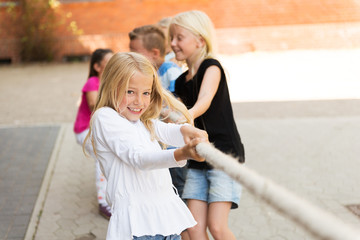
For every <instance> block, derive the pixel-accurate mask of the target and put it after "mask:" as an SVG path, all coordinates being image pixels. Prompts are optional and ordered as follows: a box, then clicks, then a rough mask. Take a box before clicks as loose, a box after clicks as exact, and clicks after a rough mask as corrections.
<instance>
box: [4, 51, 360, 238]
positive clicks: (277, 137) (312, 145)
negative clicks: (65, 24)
mask: <svg viewBox="0 0 360 240" xmlns="http://www.w3.org/2000/svg"><path fill="white" fill-rule="evenodd" d="M304 54H305V53H304V52H290V53H289V52H286V53H271V54H270V53H266V54H265V53H263V54H262V53H254V54H246V55H244V56H238V57H236V58H235V57H224V62H225V63H226V64H227V66H229V73H230V75H231V76H236V79H237V81H235V80H233V78H232V79H231V80H230V81H229V84H230V86H231V94H232V98H233V99H234V103H233V106H234V112H235V117H236V121H237V124H238V128H239V131H240V134H241V136H242V138H243V141H244V144H245V147H246V155H247V163H246V164H247V166H248V167H251V168H252V169H254V170H256V171H257V172H259V173H261V174H263V175H264V176H266V177H268V178H270V179H273V180H274V181H275V182H277V183H279V184H281V185H283V186H285V187H286V188H288V189H290V190H291V191H292V192H294V193H295V194H297V195H299V196H302V197H304V198H305V199H308V200H309V201H310V202H312V203H314V204H315V205H317V206H320V207H321V208H323V209H326V210H328V211H330V212H331V213H333V214H335V215H336V216H338V217H339V218H340V219H343V220H344V221H345V222H347V223H349V224H350V225H353V226H355V227H357V228H360V218H359V217H357V216H356V215H355V214H353V213H352V212H350V211H349V210H348V209H347V208H346V207H345V205H348V204H360V188H359V187H358V182H359V181H360V174H358V166H359V163H360V160H359V157H358V156H359V155H360V148H359V143H360V110H359V109H360V108H359V104H360V100H359V99H360V94H358V95H356V94H355V92H356V93H357V92H358V90H357V91H354V88H357V89H359V88H358V87H359V84H360V81H359V80H356V79H358V78H359V77H357V78H356V76H360V73H359V71H360V70H359V69H357V68H352V67H351V66H353V61H354V60H355V59H358V57H359V51H356V50H355V51H340V52H339V51H335V52H334V51H329V52H323V51H321V52H317V51H316V52H308V51H307V52H306V54H308V55H306V56H307V57H306V59H311V61H309V62H308V61H302V62H298V60H296V61H295V60H294V59H299V56H305V55H304ZM329 56H330V57H335V56H337V58H336V61H337V63H338V64H337V65H336V66H337V68H334V67H332V68H326V66H328V62H327V61H328V58H329ZM301 59H303V58H301ZM292 61H294V62H293V63H294V64H295V63H296V65H297V67H298V68H299V69H302V72H301V74H302V75H301V77H299V76H297V74H296V73H294V74H296V76H293V75H292V73H291V72H292V71H288V70H286V71H285V70H284V71H285V72H286V73H284V71H281V69H278V72H277V74H276V76H273V75H272V73H273V71H274V70H272V71H270V72H269V71H267V72H266V71H264V69H269V66H273V67H275V66H285V65H286V66H288V67H287V68H286V69H288V68H289V67H290V66H293V65H291V64H290V63H291V62H292ZM332 61H335V60H334V59H333V60H332ZM314 62H316V63H319V65H318V69H317V71H316V72H314V71H315V70H314V66H313V63H314ZM322 62H325V63H327V64H325V66H324V65H321V64H320V63H322ZM307 63H308V64H307ZM298 68H295V67H293V69H298ZM241 69H242V70H244V71H240V70H241ZM251 69H252V70H254V69H255V70H256V71H255V72H254V75H251V72H252V71H250V70H251ZM325 69H326V71H325ZM239 72H244V74H243V75H242V74H241V73H239ZM245 73H246V74H245ZM269 73H271V74H270V75H269ZM315 73H316V74H315ZM86 75H87V64H84V63H73V64H57V65H30V66H9V67H0V86H1V87H0V101H1V102H2V103H5V104H1V105H0V113H1V118H0V124H1V127H2V128H3V129H8V128H13V127H24V126H26V127H30V128H33V129H36V128H37V127H42V126H54V127H56V126H60V130H59V131H58V135H57V138H56V141H55V145H54V148H53V152H52V154H51V157H50V158H49V160H48V161H49V162H48V167H47V170H46V172H45V175H44V178H43V181H42V185H41V186H40V191H39V193H38V198H37V201H36V203H35V205H34V208H33V209H34V210H33V213H32V216H31V220H30V222H29V225H28V229H27V232H26V237H25V239H35V240H42V239H44V240H45V239H46V240H48V239H51V240H52V239H54V240H56V239H59V240H60V239H61V240H63V239H77V240H79V239H82V240H86V239H104V236H105V232H106V225H107V221H106V220H105V219H103V218H102V217H101V216H99V215H98V213H97V206H96V205H97V204H96V197H95V186H94V163H93V161H92V160H91V159H87V158H85V157H84V156H83V154H82V151H81V148H80V146H78V145H76V143H75V139H74V136H73V133H72V122H73V120H74V117H75V113H76V102H77V100H78V98H79V89H81V86H82V84H83V83H84V81H85V78H86ZM311 76H313V77H312V78H311ZM303 78H306V80H304V79H303ZM309 78H311V79H309ZM302 79H303V80H304V81H300V80H302ZM269 81H272V82H274V83H275V84H273V85H272V84H268V82H269ZM289 81H292V82H293V83H294V84H295V85H296V86H297V88H294V87H291V84H289ZM328 85H330V86H333V88H329V87H328ZM314 86H317V87H316V89H317V90H316V91H315V90H314V91H310V90H309V89H313V87H314ZM321 86H323V87H322V88H321ZM263 87H265V89H266V90H267V91H264V90H263ZM307 89H308V91H305V90H307ZM346 89H348V91H345V90H346ZM260 90H261V91H260ZM297 90H299V91H300V92H301V93H303V94H299V93H298V91H297ZM317 91H318V92H317ZM337 92H338V93H337ZM264 93H266V94H264ZM316 93H318V94H316ZM336 93H337V94H336ZM242 96H243V97H242ZM294 96H295V97H294ZM319 96H320V97H319ZM294 100H297V101H294ZM313 100H316V101H313ZM20 129H21V128H19V130H20ZM24 145H26V144H24ZM0 160H1V162H3V161H4V159H3V158H1V159H0ZM3 181H4V178H3V175H1V176H0V183H1V184H2V182H3ZM33 191H36V190H35V189H34V190H33ZM0 215H1V210H0ZM0 217H1V216H0ZM230 226H231V229H232V230H233V231H234V232H235V234H236V237H237V239H247V240H257V239H271V240H272V239H289V240H290V239H291V240H297V239H313V237H311V236H309V235H308V234H307V233H306V232H305V231H304V230H302V229H301V228H300V227H298V226H296V225H295V224H293V223H292V222H290V221H289V220H287V219H285V218H284V217H282V216H281V215H279V214H278V213H276V212H275V211H274V210H272V209H271V208H270V207H268V206H267V205H265V204H263V203H262V202H260V200H258V199H256V198H254V197H253V196H252V195H250V194H249V192H248V191H247V190H246V189H244V191H243V196H242V200H241V203H240V207H239V209H237V210H234V211H232V212H231V217H230ZM0 239H3V240H8V239H15V238H9V237H3V236H0Z"/></svg>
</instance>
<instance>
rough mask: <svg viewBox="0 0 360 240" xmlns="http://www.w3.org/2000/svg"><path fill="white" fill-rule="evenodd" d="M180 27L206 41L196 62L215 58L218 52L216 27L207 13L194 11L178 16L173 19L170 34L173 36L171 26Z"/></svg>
mask: <svg viewBox="0 0 360 240" xmlns="http://www.w3.org/2000/svg"><path fill="white" fill-rule="evenodd" d="M174 24H175V25H178V26H180V27H183V28H185V29H187V30H188V31H190V32H191V33H192V34H193V35H194V36H195V37H201V38H203V39H204V42H205V44H204V47H203V48H202V49H201V51H200V53H199V55H198V56H197V59H196V60H199V59H205V58H214V57H215V54H216V51H217V44H216V38H215V27H214V25H213V23H212V21H211V19H210V18H209V16H208V15H206V13H204V12H202V11H198V10H192V11H187V12H182V13H179V14H177V15H176V16H175V17H173V18H172V19H171V23H170V29H169V34H170V36H172V32H171V26H172V25H174Z"/></svg>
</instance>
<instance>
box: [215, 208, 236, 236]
mask: <svg viewBox="0 0 360 240" xmlns="http://www.w3.org/2000/svg"><path fill="white" fill-rule="evenodd" d="M230 208H231V202H214V203H210V205H209V211H208V227H209V231H210V233H211V235H212V236H213V237H214V239H215V240H223V239H226V240H236V238H235V236H234V234H233V233H232V232H231V230H230V228H229V226H228V218H229V213H230Z"/></svg>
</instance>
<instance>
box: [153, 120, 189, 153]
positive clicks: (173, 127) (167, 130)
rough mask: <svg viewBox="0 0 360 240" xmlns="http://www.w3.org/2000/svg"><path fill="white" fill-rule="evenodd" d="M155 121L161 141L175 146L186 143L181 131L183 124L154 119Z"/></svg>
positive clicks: (156, 132) (156, 130) (157, 134)
mask: <svg viewBox="0 0 360 240" xmlns="http://www.w3.org/2000/svg"><path fill="white" fill-rule="evenodd" d="M153 123H154V128H155V134H156V136H157V137H158V138H159V140H160V141H161V142H163V143H165V144H168V145H171V146H174V147H182V146H184V145H185V142H184V137H183V135H182V133H181V131H180V128H181V127H182V126H183V124H174V123H164V122H162V121H160V120H154V121H153Z"/></svg>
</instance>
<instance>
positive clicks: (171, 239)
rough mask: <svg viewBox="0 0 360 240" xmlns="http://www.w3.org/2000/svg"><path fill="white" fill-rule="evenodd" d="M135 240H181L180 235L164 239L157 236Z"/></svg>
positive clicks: (136, 238) (136, 239) (161, 236)
mask: <svg viewBox="0 0 360 240" xmlns="http://www.w3.org/2000/svg"><path fill="white" fill-rule="evenodd" d="M133 239H134V240H181V237H180V235H176V234H174V235H170V236H166V237H164V236H163V235H155V236H149V235H146V236H141V237H135V236H134V237H133Z"/></svg>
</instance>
